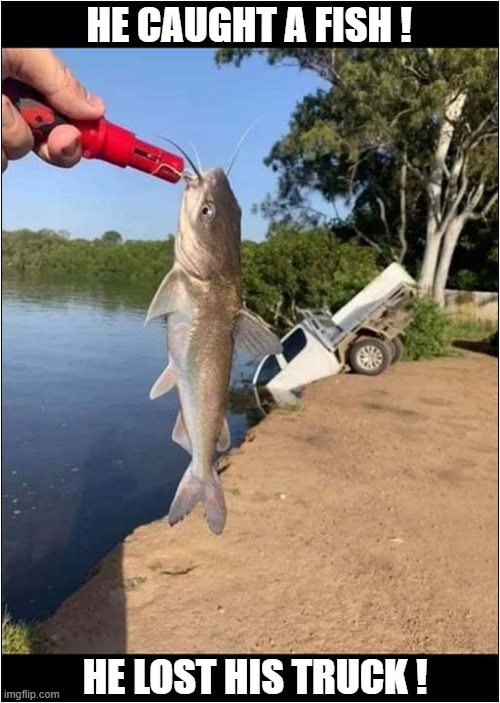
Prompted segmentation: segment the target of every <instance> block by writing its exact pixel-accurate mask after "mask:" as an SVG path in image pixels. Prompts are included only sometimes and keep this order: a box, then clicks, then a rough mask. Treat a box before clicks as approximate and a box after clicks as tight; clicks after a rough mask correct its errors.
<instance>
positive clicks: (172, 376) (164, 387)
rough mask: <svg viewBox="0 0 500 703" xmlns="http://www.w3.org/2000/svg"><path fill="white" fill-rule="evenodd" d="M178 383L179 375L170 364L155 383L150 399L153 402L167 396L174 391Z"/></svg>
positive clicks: (150, 392)
mask: <svg viewBox="0 0 500 703" xmlns="http://www.w3.org/2000/svg"><path fill="white" fill-rule="evenodd" d="M176 382H177V375H176V373H175V371H174V368H173V366H172V364H169V365H168V366H167V368H166V369H164V370H163V371H162V373H161V374H160V375H159V376H158V378H157V379H156V381H155V382H154V384H153V386H152V388H151V390H150V391H149V397H150V398H151V400H155V398H159V397H160V396H161V395H165V393H168V392H169V391H171V390H172V388H173V387H174V386H175V384H176Z"/></svg>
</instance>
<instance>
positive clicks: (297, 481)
mask: <svg viewBox="0 0 500 703" xmlns="http://www.w3.org/2000/svg"><path fill="white" fill-rule="evenodd" d="M497 364H498V362H497V359H495V358H492V357H489V356H487V355H483V354H478V353H477V354H476V353H471V352H465V353H464V355H463V356H461V357H459V358H451V359H442V360H435V361H430V362H419V363H412V362H409V363H402V364H399V365H397V366H396V367H394V368H392V369H391V370H390V371H389V372H388V373H386V374H385V375H383V376H381V377H379V378H374V379H370V378H366V377H362V376H354V375H344V376H342V377H340V378H331V379H327V380H325V381H321V382H319V383H317V384H314V385H313V386H311V387H310V388H309V389H308V390H307V392H306V393H305V395H304V398H303V401H302V404H301V408H300V409H299V410H298V411H275V412H273V413H272V414H271V415H270V416H269V417H267V418H266V419H265V420H264V421H263V422H262V423H261V424H260V425H259V426H258V427H257V428H255V429H254V430H253V431H252V433H251V435H250V437H249V439H248V441H247V442H245V444H244V445H243V446H242V447H241V448H240V449H239V450H236V451H235V452H234V453H233V454H232V455H231V457H230V465H229V468H228V470H226V471H225V472H224V474H223V477H222V480H223V485H224V489H225V493H226V499H227V503H228V522H227V526H226V530H225V532H224V533H223V535H222V536H220V537H215V536H213V535H212V534H211V533H210V532H209V531H208V528H207V526H206V525H205V523H204V521H203V516H202V512H201V508H197V509H196V511H195V512H194V513H193V514H192V515H191V516H190V517H189V518H188V519H187V520H185V521H184V522H183V523H181V524H180V525H178V526H176V527H175V528H173V529H170V528H169V527H168V525H167V524H166V522H164V521H159V522H155V523H152V524H150V525H145V526H143V527H141V528H139V529H137V530H136V531H135V532H134V533H133V534H132V535H130V537H129V538H127V540H126V541H125V542H124V543H123V544H122V545H119V546H118V547H117V548H116V549H115V550H114V551H113V552H112V553H111V554H110V555H109V556H108V557H107V558H106V559H105V560H104V562H103V563H102V564H101V565H100V567H99V568H98V570H97V573H96V574H95V575H94V576H93V577H92V578H91V579H90V580H89V581H88V582H87V583H86V584H85V585H84V586H83V587H82V588H81V589H80V590H79V591H78V592H77V593H76V594H74V595H73V596H72V597H71V598H70V599H68V600H67V601H66V602H65V603H64V604H63V605H62V606H61V608H60V609H59V610H58V612H57V613H56V614H55V615H54V617H53V618H51V619H50V620H49V621H48V622H47V623H45V625H44V632H45V634H46V635H47V636H49V637H50V638H51V642H52V648H53V651H56V652H85V653H115V652H116V653H121V652H129V653H169V652H171V653H176V654H181V653H190V654H193V653H261V652H262V653H288V652H296V653H298V652H309V653H334V654H342V653H353V652H355V653H370V652H374V653H411V652H421V653H431V652H496V651H497V620H498V615H497V593H498V590H497V451H498V449H497V447H498V444H497V427H498V405H497V403H498V395H497Z"/></svg>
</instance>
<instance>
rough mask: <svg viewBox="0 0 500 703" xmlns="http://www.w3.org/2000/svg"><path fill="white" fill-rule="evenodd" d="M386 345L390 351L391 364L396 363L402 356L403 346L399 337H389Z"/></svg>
mask: <svg viewBox="0 0 500 703" xmlns="http://www.w3.org/2000/svg"><path fill="white" fill-rule="evenodd" d="M388 346H389V351H390V352H391V364H397V362H398V361H401V359H402V358H403V351H404V347H403V342H402V340H401V337H394V339H391V341H390V342H389V343H388Z"/></svg>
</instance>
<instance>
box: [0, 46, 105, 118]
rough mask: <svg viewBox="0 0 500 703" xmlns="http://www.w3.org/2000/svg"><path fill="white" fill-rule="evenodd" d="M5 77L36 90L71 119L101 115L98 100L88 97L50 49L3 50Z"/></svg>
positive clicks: (99, 101) (89, 94)
mask: <svg viewBox="0 0 500 703" xmlns="http://www.w3.org/2000/svg"><path fill="white" fill-rule="evenodd" d="M8 76H11V77H12V78H17V79H18V80H20V81H22V82H23V83H27V84H28V85H30V86H32V87H33V88H35V89H36V90H38V91H39V92H40V93H42V94H43V95H44V96H45V97H46V98H47V100H48V102H49V103H50V104H51V106H52V107H53V108H55V109H56V110H57V111H58V112H60V113H62V114H63V115H66V116H67V117H70V118H72V119H77V120H94V119H99V117H102V115H103V114H104V110H105V106H104V103H103V101H102V100H101V98H99V97H97V96H95V95H92V94H91V93H89V92H88V91H87V90H86V89H85V88H84V87H83V86H82V85H81V84H80V83H79V81H78V80H77V79H76V78H75V76H74V75H73V74H72V73H71V71H70V70H69V68H68V67H67V66H66V64H65V63H64V62H63V61H62V60H61V59H60V58H59V57H58V56H57V55H56V54H55V53H54V52H53V51H51V50H50V49H2V78H6V77H8Z"/></svg>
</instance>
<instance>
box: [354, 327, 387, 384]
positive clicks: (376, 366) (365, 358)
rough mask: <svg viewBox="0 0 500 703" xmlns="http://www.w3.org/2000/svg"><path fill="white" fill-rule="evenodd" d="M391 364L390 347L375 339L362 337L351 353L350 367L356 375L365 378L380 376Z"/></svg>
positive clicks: (355, 343)
mask: <svg viewBox="0 0 500 703" xmlns="http://www.w3.org/2000/svg"><path fill="white" fill-rule="evenodd" d="M390 363H391V352H390V350H389V347H388V346H387V344H385V343H384V342H382V341H381V340H380V339H376V338H375V337H361V338H360V339H358V340H357V341H356V342H354V344H353V345H352V347H351V349H350V351H349V366H350V367H351V369H352V370H353V371H354V372H355V373H359V374H363V375H364V376H378V375H379V374H381V373H383V372H384V371H385V370H386V369H387V367H388V366H389V365H390Z"/></svg>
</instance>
